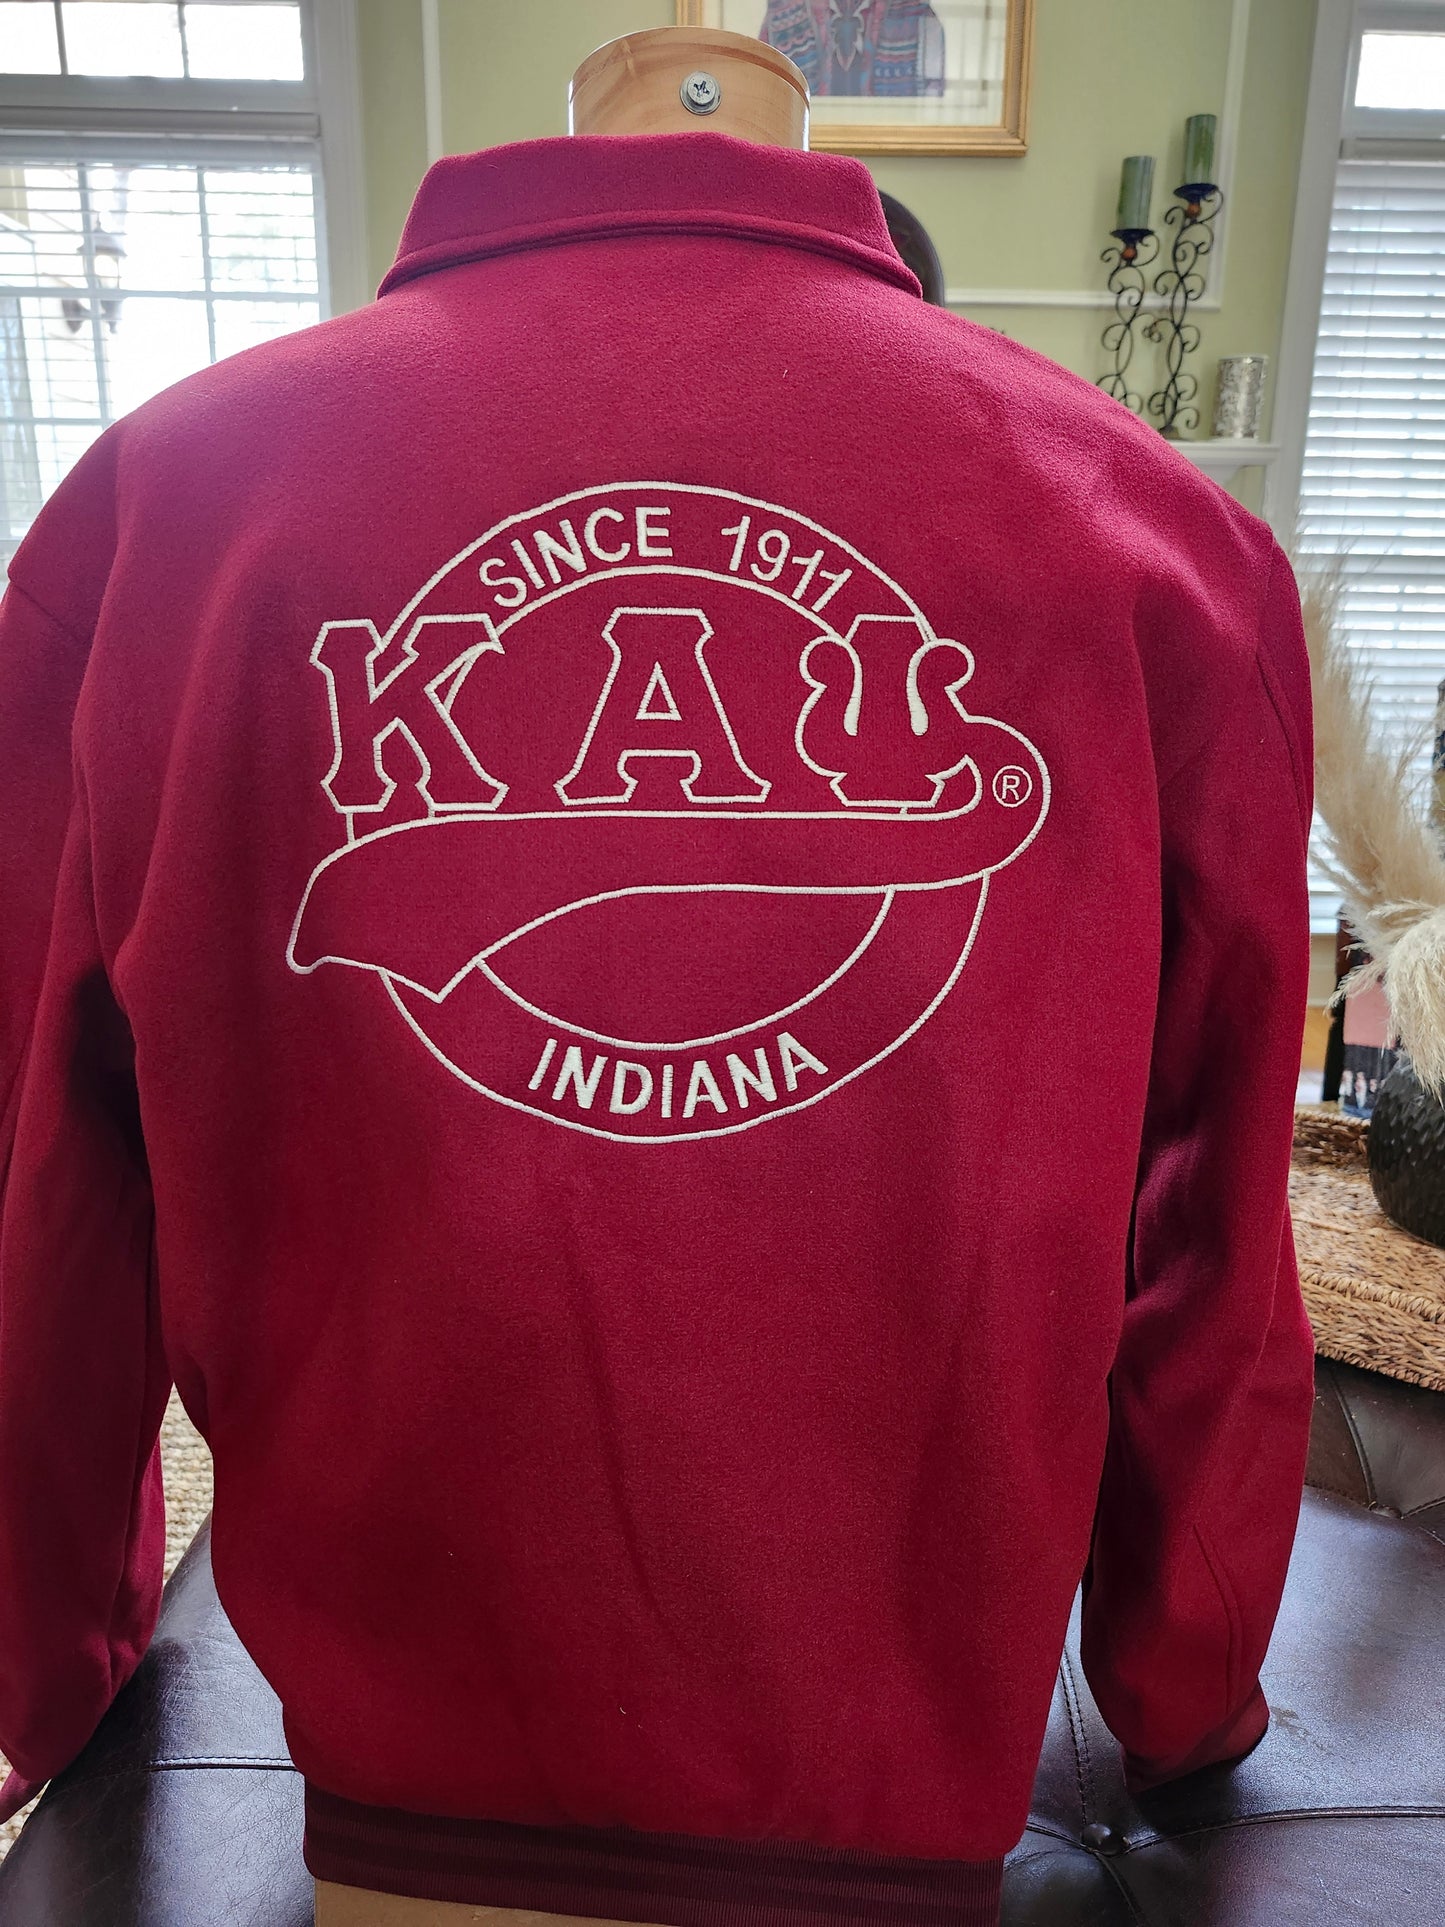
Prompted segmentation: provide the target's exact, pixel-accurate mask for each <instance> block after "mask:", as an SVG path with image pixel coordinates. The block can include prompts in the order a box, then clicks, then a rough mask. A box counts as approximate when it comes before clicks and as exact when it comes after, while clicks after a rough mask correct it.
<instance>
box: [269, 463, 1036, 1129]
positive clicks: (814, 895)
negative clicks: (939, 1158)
mask: <svg viewBox="0 0 1445 1927" xmlns="http://www.w3.org/2000/svg"><path fill="white" fill-rule="evenodd" d="M311 661H312V662H313V663H314V664H315V666H316V668H317V670H318V671H319V672H320V675H321V676H322V678H324V682H325V687H326V691H327V695H328V698H329V702H330V715H331V733H332V743H333V751H334V753H333V757H332V761H331V766H330V768H329V769H328V770H327V771H326V773H325V774H324V776H322V778H321V785H322V788H323V789H324V791H325V793H326V796H327V798H328V799H329V801H330V803H331V806H332V808H333V809H334V810H335V811H336V812H337V814H338V816H340V817H341V818H342V819H343V820H344V831H343V832H342V840H341V841H340V843H339V845H338V847H337V848H336V849H335V850H334V851H333V852H332V853H331V854H330V855H329V856H327V857H326V858H325V859H324V860H323V861H322V862H321V863H319V864H318V865H317V867H316V869H315V870H314V871H313V873H312V875H311V877H310V880H309V881H308V883H307V885H306V889H305V892H304V894H303V897H302V900H301V904H300V907H299V909H298V910H297V913H296V918H295V922H294V925H293V927H292V932H291V939H290V943H289V946H288V950H287V961H288V962H289V964H290V966H291V968H292V969H293V970H295V971H297V972H300V973H303V974H306V973H309V972H311V971H314V970H317V969H319V968H320V967H321V966H322V965H323V964H333V965H349V966H351V967H354V968H357V969H361V970H367V971H372V972H374V973H375V974H376V975H377V976H378V977H379V978H380V980H381V983H382V984H383V986H384V987H385V990H386V993H387V995H388V997H389V998H390V1000H391V1003H392V1004H393V1005H394V1006H395V1009H396V1011H397V1012H398V1013H399V1015H400V1017H401V1018H402V1019H404V1020H405V1021H406V1023H408V1024H409V1025H410V1026H411V1028H412V1029H413V1031H414V1032H415V1033H416V1035H417V1037H418V1038H419V1039H420V1040H421V1041H422V1042H423V1043H424V1044H425V1045H426V1047H427V1048H428V1049H429V1050H430V1051H431V1052H432V1054H433V1055H434V1056H435V1057H436V1059H437V1060H438V1061H439V1063H440V1064H442V1065H444V1066H445V1067H446V1069H447V1070H448V1071H449V1072H450V1073H451V1074H452V1075H453V1076H455V1077H457V1078H458V1079H460V1080H461V1082H462V1083H464V1084H466V1085H468V1086H469V1087H470V1088H471V1089H472V1090H474V1091H477V1092H479V1093H481V1094H482V1095H484V1096H486V1097H490V1098H493V1099H495V1100H497V1101H498V1102H499V1103H502V1104H506V1105H510V1106H513V1107H514V1108H516V1109H519V1110H524V1111H529V1112H532V1113H534V1114H535V1115H537V1116H539V1117H545V1118H549V1119H551V1120H552V1121H553V1122H555V1123H558V1124H562V1125H564V1126H567V1127H569V1128H571V1129H574V1130H581V1131H587V1132H591V1133H594V1134H596V1135H598V1136H601V1137H606V1138H613V1139H620V1140H624V1141H629V1142H640V1143H650V1144H657V1143H670V1142H674V1141H677V1140H679V1139H683V1140H686V1139H692V1138H696V1137H708V1136H717V1135H721V1134H724V1133H727V1132H734V1131H742V1130H747V1129H749V1128H750V1127H751V1126H753V1125H754V1124H760V1123H763V1122H765V1121H766V1120H768V1119H769V1118H775V1117H779V1116H782V1115H784V1114H785V1113H788V1112H790V1111H794V1110H797V1109H800V1108H802V1107H803V1106H806V1105H810V1104H814V1103H817V1102H818V1101H819V1100H820V1099H822V1098H824V1097H826V1096H828V1095H829V1093H831V1092H833V1091H835V1090H837V1089H839V1088H840V1087H841V1086H842V1085H844V1084H847V1083H849V1082H850V1081H851V1080H852V1079H853V1078H855V1077H857V1076H859V1075H861V1074H862V1073H863V1072H864V1071H866V1070H868V1069H869V1068H870V1067H871V1066H872V1065H874V1064H876V1063H878V1062H879V1061H880V1059H882V1058H884V1057H886V1056H888V1055H889V1054H890V1053H891V1052H892V1051H894V1050H896V1049H898V1047H899V1046H900V1045H902V1044H904V1043H906V1042H907V1040H908V1039H909V1038H910V1037H912V1036H913V1035H914V1034H915V1033H916V1032H917V1031H918V1029H919V1028H920V1027H921V1026H922V1025H923V1024H924V1023H925V1022H926V1021H927V1020H928V1018H929V1017H930V1016H931V1015H932V1014H933V1012H934V1011H935V1010H936V1009H937V1008H938V1006H939V1004H940V1003H941V1002H942V1001H943V999H944V998H945V997H947V995H948V994H949V992H950V990H951V989H952V988H953V985H954V984H955V982H956V981H957V979H958V975H959V973H960V971H961V970H962V969H963V966H964V964H965V962H966V961H967V959H968V954H969V951H970V949H971V947H972V944H973V941H974V938H975V936H976V934H977V931H978V927H979V921H980V918H981V917H982V914H983V909H984V904H985V901H986V899H987V895H988V890H989V884H990V879H991V878H992V876H993V875H994V873H995V872H997V871H999V870H1002V869H1003V868H1004V867H1005V866H1006V865H1007V864H1010V863H1012V862H1013V861H1014V860H1015V858H1017V857H1018V856H1019V855H1020V854H1021V853H1022V852H1023V851H1024V850H1025V849H1026V848H1027V847H1028V845H1029V844H1030V843H1031V842H1032V841H1033V839H1034V837H1035V836H1036V835H1037V833H1038V831H1039V828H1040V826H1041V824H1042V823H1043V820H1044V816H1045V814H1046V812H1047V809H1048V799H1049V775H1048V771H1047V769H1046V768H1045V766H1044V762H1043V759H1042V757H1041V756H1040V755H1039V753H1038V751H1037V750H1036V749H1035V748H1034V746H1033V744H1032V743H1030V742H1029V741H1028V739H1027V738H1026V737H1025V736H1023V735H1022V734H1021V733H1020V731H1018V730H1017V729H1015V728H1013V727H1012V725H1010V724H1008V723H1004V722H999V721H997V720H995V719H994V718H992V717H987V716H977V715H973V714H971V713H970V712H969V710H968V709H967V708H966V707H965V705H964V702H963V697H962V691H963V690H964V688H965V686H966V685H967V683H968V681H969V678H970V677H971V675H972V673H973V658H972V656H971V654H970V652H969V650H968V649H967V647H966V646H965V645H964V644H963V643H961V642H956V641H952V640H950V639H947V638H945V637H941V636H937V635H935V634H934V632H933V630H932V628H931V626H930V625H929V622H928V619H927V617H926V616H925V615H924V613H923V611H922V610H921V609H920V608H919V607H918V605H917V604H916V603H914V602H913V601H912V599H911V598H910V597H909V596H908V595H907V594H906V593H905V592H904V591H903V590H902V589H901V588H900V587H899V586H898V585H897V584H896V583H895V582H893V581H892V580H891V579H890V578H889V577H888V576H886V575H885V574H884V573H883V571H882V570H881V569H879V568H877V567H875V566H874V565H873V564H872V563H870V562H869V561H868V560H867V559H866V558H865V557H864V556H863V555H861V554H860V553H859V552H858V551H857V550H856V549H854V548H853V547H851V546H850V545H849V544H848V543H847V542H844V541H842V540H841V539H840V538H839V537H837V536H835V535H832V534H830V533H829V532H828V531H827V530H826V529H823V528H821V527H819V525H818V524H816V523H814V522H811V521H809V520H808V519H807V518H806V517H805V516H802V515H798V514H795V513H793V512H792V511H790V510H787V509H783V508H778V507H776V506H774V505H773V504H771V503H768V502H761V501H755V500H752V499H750V498H749V497H746V496H741V495H735V494H733V493H731V492H729V491H727V490H724V489H711V488H701V487H695V486H691V485H684V484H680V483H633V482H627V483H618V484H615V485H612V486H607V487H600V488H591V489H582V490H578V491H577V492H576V493H574V494H571V495H565V496H562V497H560V498H558V500H556V501H554V502H549V503H546V504H544V505H543V506H542V507H540V508H537V509H534V510H531V511H529V512H527V513H525V514H521V515H515V516H511V517H509V518H508V519H507V520H506V521H505V522H501V523H499V524H498V525H497V526H496V527H495V528H493V529H491V530H489V531H488V532H487V534H485V535H484V536H482V537H480V538H479V540H477V541H476V542H473V543H471V544H470V545H469V546H468V547H467V548H465V549H463V550H462V551H461V553H460V554H459V555H456V556H454V557H453V558H452V559H451V561H449V562H448V563H446V564H445V566H444V567H443V568H441V569H440V570H438V572H437V573H436V575H434V576H433V577H432V578H431V580H430V581H429V582H427V583H426V584H425V585H424V586H423V587H422V588H421V589H420V590H419V591H418V592H417V594H416V595H415V596H414V597H413V598H412V600H411V602H410V603H409V604H408V605H407V607H406V608H405V609H404V610H403V611H402V613H401V615H400V616H399V617H398V618H397V619H396V621H395V622H394V623H393V624H392V625H391V627H390V628H389V629H387V631H386V632H385V634H382V633H381V632H379V631H378V630H377V629H376V627H375V626H374V624H373V623H372V622H371V621H370V620H368V619H364V618H363V619H350V620H346V621H339V622H328V623H326V624H325V625H324V627H323V628H322V630H321V633H320V635H319V636H318V637H317V639H316V644H315V647H314V648H313V650H312V652H311Z"/></svg>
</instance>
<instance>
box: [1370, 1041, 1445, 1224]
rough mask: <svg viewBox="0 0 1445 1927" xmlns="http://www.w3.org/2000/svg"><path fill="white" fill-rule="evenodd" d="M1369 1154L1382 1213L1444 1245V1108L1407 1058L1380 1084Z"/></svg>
mask: <svg viewBox="0 0 1445 1927" xmlns="http://www.w3.org/2000/svg"><path fill="white" fill-rule="evenodd" d="M1368 1150H1369V1160H1370V1188H1371V1190H1373V1192H1374V1194H1375V1197H1376V1199H1377V1201H1378V1203H1379V1206H1380V1209H1381V1210H1382V1211H1383V1212H1384V1213H1385V1215H1386V1216H1387V1217H1389V1218H1393V1219H1394V1221H1395V1223H1396V1224H1397V1225H1400V1226H1401V1227H1402V1229H1404V1230H1406V1231H1413V1232H1414V1234H1415V1236H1416V1237H1417V1238H1427V1239H1428V1240H1429V1241H1430V1243H1431V1244H1436V1245H1445V1104H1442V1103H1441V1101H1440V1099H1439V1098H1437V1097H1432V1096H1431V1095H1430V1093H1429V1092H1428V1091H1426V1090H1424V1089H1423V1088H1422V1087H1421V1084H1420V1081H1419V1079H1418V1078H1417V1077H1416V1075H1415V1069H1414V1066H1413V1065H1412V1064H1411V1062H1410V1060H1409V1058H1408V1057H1401V1058H1400V1059H1399V1061H1398V1062H1397V1063H1396V1065H1395V1067H1394V1069H1393V1070H1392V1071H1391V1072H1390V1073H1389V1075H1388V1076H1387V1077H1385V1078H1383V1079H1382V1080H1381V1083H1380V1088H1379V1090H1378V1091H1377V1092H1376V1094H1375V1106H1374V1109H1373V1111H1372V1112H1371V1113H1370V1135H1369V1146H1368Z"/></svg>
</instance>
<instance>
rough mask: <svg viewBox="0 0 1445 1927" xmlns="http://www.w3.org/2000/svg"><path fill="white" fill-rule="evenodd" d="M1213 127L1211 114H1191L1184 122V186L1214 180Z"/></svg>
mask: <svg viewBox="0 0 1445 1927" xmlns="http://www.w3.org/2000/svg"><path fill="white" fill-rule="evenodd" d="M1214 128H1215V118H1214V115H1213V114H1191V115H1190V116H1189V118H1188V120H1187V121H1185V123H1184V180H1183V183H1182V185H1183V186H1185V187H1201V186H1202V185H1203V184H1204V183H1205V182H1206V181H1208V182H1210V183H1211V184H1213V181H1214Z"/></svg>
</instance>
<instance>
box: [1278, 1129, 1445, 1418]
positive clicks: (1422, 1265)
mask: <svg viewBox="0 0 1445 1927" xmlns="http://www.w3.org/2000/svg"><path fill="white" fill-rule="evenodd" d="M1367 1129H1368V1127H1367V1126H1366V1125H1365V1124H1364V1123H1363V1122H1361V1121H1360V1120H1358V1119H1356V1118H1350V1117H1344V1116H1342V1115H1341V1113H1340V1112H1338V1111H1337V1110H1335V1109H1334V1108H1333V1106H1324V1105H1312V1104H1302V1105H1301V1106H1300V1107H1299V1109H1298V1110H1297V1111H1296V1112H1295V1126H1294V1162H1293V1165H1292V1168H1291V1170H1290V1179H1289V1201H1290V1213H1291V1216H1292V1217H1293V1219H1294V1238H1295V1248H1296V1250H1297V1252H1298V1254H1299V1270H1300V1284H1301V1286H1302V1288H1303V1290H1304V1299H1305V1305H1306V1307H1307V1308H1308V1311H1309V1315H1310V1322H1311V1324H1312V1325H1313V1326H1314V1331H1315V1350H1316V1351H1318V1352H1321V1353H1322V1354H1323V1355H1324V1356H1325V1357H1326V1358H1338V1359H1341V1360H1343V1362H1344V1363H1345V1364H1347V1365H1360V1366H1363V1367H1364V1368H1365V1369H1366V1370H1367V1371H1371V1372H1384V1373H1385V1374H1386V1375H1387V1376H1388V1377H1390V1378H1403V1379H1405V1380H1407V1381H1408V1382H1409V1383H1410V1384H1412V1385H1428V1386H1429V1387H1430V1388H1431V1389H1432V1390H1433V1391H1437V1392H1445V1250H1442V1249H1441V1247H1440V1246H1438V1245H1432V1244H1426V1243H1425V1241H1424V1240H1423V1239H1422V1238H1415V1237H1412V1236H1411V1234H1410V1233H1409V1232H1408V1231H1402V1230H1401V1229H1400V1227H1399V1226H1398V1225H1396V1224H1392V1223H1391V1221H1390V1220H1389V1219H1388V1218H1387V1217H1386V1216H1385V1214H1384V1212H1383V1211H1381V1209H1380V1207H1379V1206H1378V1205H1377V1204H1376V1203H1375V1198H1374V1193H1373V1192H1372V1191H1371V1190H1370V1174H1369V1170H1368V1168H1367V1167H1366V1163H1365V1135H1366V1131H1367Z"/></svg>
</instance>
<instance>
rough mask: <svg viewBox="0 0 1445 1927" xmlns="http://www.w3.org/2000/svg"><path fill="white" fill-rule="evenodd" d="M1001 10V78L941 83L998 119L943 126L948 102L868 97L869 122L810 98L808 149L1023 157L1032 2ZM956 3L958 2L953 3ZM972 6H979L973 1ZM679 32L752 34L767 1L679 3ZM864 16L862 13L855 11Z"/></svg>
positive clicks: (837, 102) (1009, 1) (944, 6)
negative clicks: (975, 98) (979, 98)
mask: <svg viewBox="0 0 1445 1927" xmlns="http://www.w3.org/2000/svg"><path fill="white" fill-rule="evenodd" d="M950 3H951V0H937V4H936V5H935V7H933V8H932V9H930V11H931V12H933V14H934V15H935V18H936V16H937V14H938V13H940V12H942V13H944V14H945V15H946V14H947V12H948V11H949V10H950ZM999 3H1000V4H1001V5H1003V6H1004V8H1005V9H1006V14H1005V19H1004V22H1003V31H1002V43H1001V48H1000V47H999V44H998V42H997V41H996V42H995V49H994V53H995V59H996V58H997V53H998V52H999V51H1001V53H1002V72H1001V74H998V73H996V74H995V75H993V76H991V77H989V78H987V79H982V78H979V79H970V78H969V77H967V76H963V77H961V78H959V79H958V80H957V82H954V81H945V83H944V86H945V94H946V92H947V89H948V88H949V87H951V86H953V87H956V89H957V90H960V91H962V90H966V89H968V88H970V87H971V88H973V89H974V90H975V91H983V92H985V93H986V94H987V95H988V96H989V99H990V104H991V105H993V104H995V103H996V105H997V108H998V111H997V113H996V115H995V116H994V117H993V118H992V119H990V120H988V121H987V122H984V121H970V120H953V121H951V120H948V119H946V118H941V116H944V115H946V114H947V113H948V112H949V102H948V100H947V98H946V97H945V98H942V99H936V100H930V101H929V102H928V103H927V104H926V106H925V105H924V104H923V103H921V102H919V101H915V100H912V99H909V98H908V97H906V96H900V97H896V98H894V99H888V100H882V99H877V100H875V99H870V100H869V101H868V103H867V105H868V107H869V109H870V110H871V117H870V118H868V119H864V118H862V117H861V116H860V117H858V118H854V119H848V118H845V116H846V115H847V113H848V111H849V107H850V106H851V105H852V103H851V101H849V103H848V106H845V104H844V100H845V98H846V97H834V98H833V99H827V98H826V97H824V96H821V95H819V96H815V98H814V101H813V111H812V116H811V121H812V125H811V133H810V140H809V144H810V145H811V146H812V147H815V148H817V149H819V150H820V151H822V152H824V153H834V154H978V155H986V156H994V157H998V156H1008V155H1015V154H1025V153H1027V152H1028V110H1029V68H1030V63H1031V59H1032V55H1033V13H1034V5H1033V0H999ZM952 4H955V5H956V4H958V0H952ZM971 4H972V5H973V6H974V7H975V8H976V7H977V6H978V5H979V4H980V0H971ZM676 5H677V24H678V26H680V27H725V28H730V29H732V30H733V31H735V32H740V33H753V34H756V33H757V31H758V28H759V26H760V25H761V24H762V18H763V16H764V14H765V12H766V10H767V7H768V0H676ZM860 14H861V9H860Z"/></svg>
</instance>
